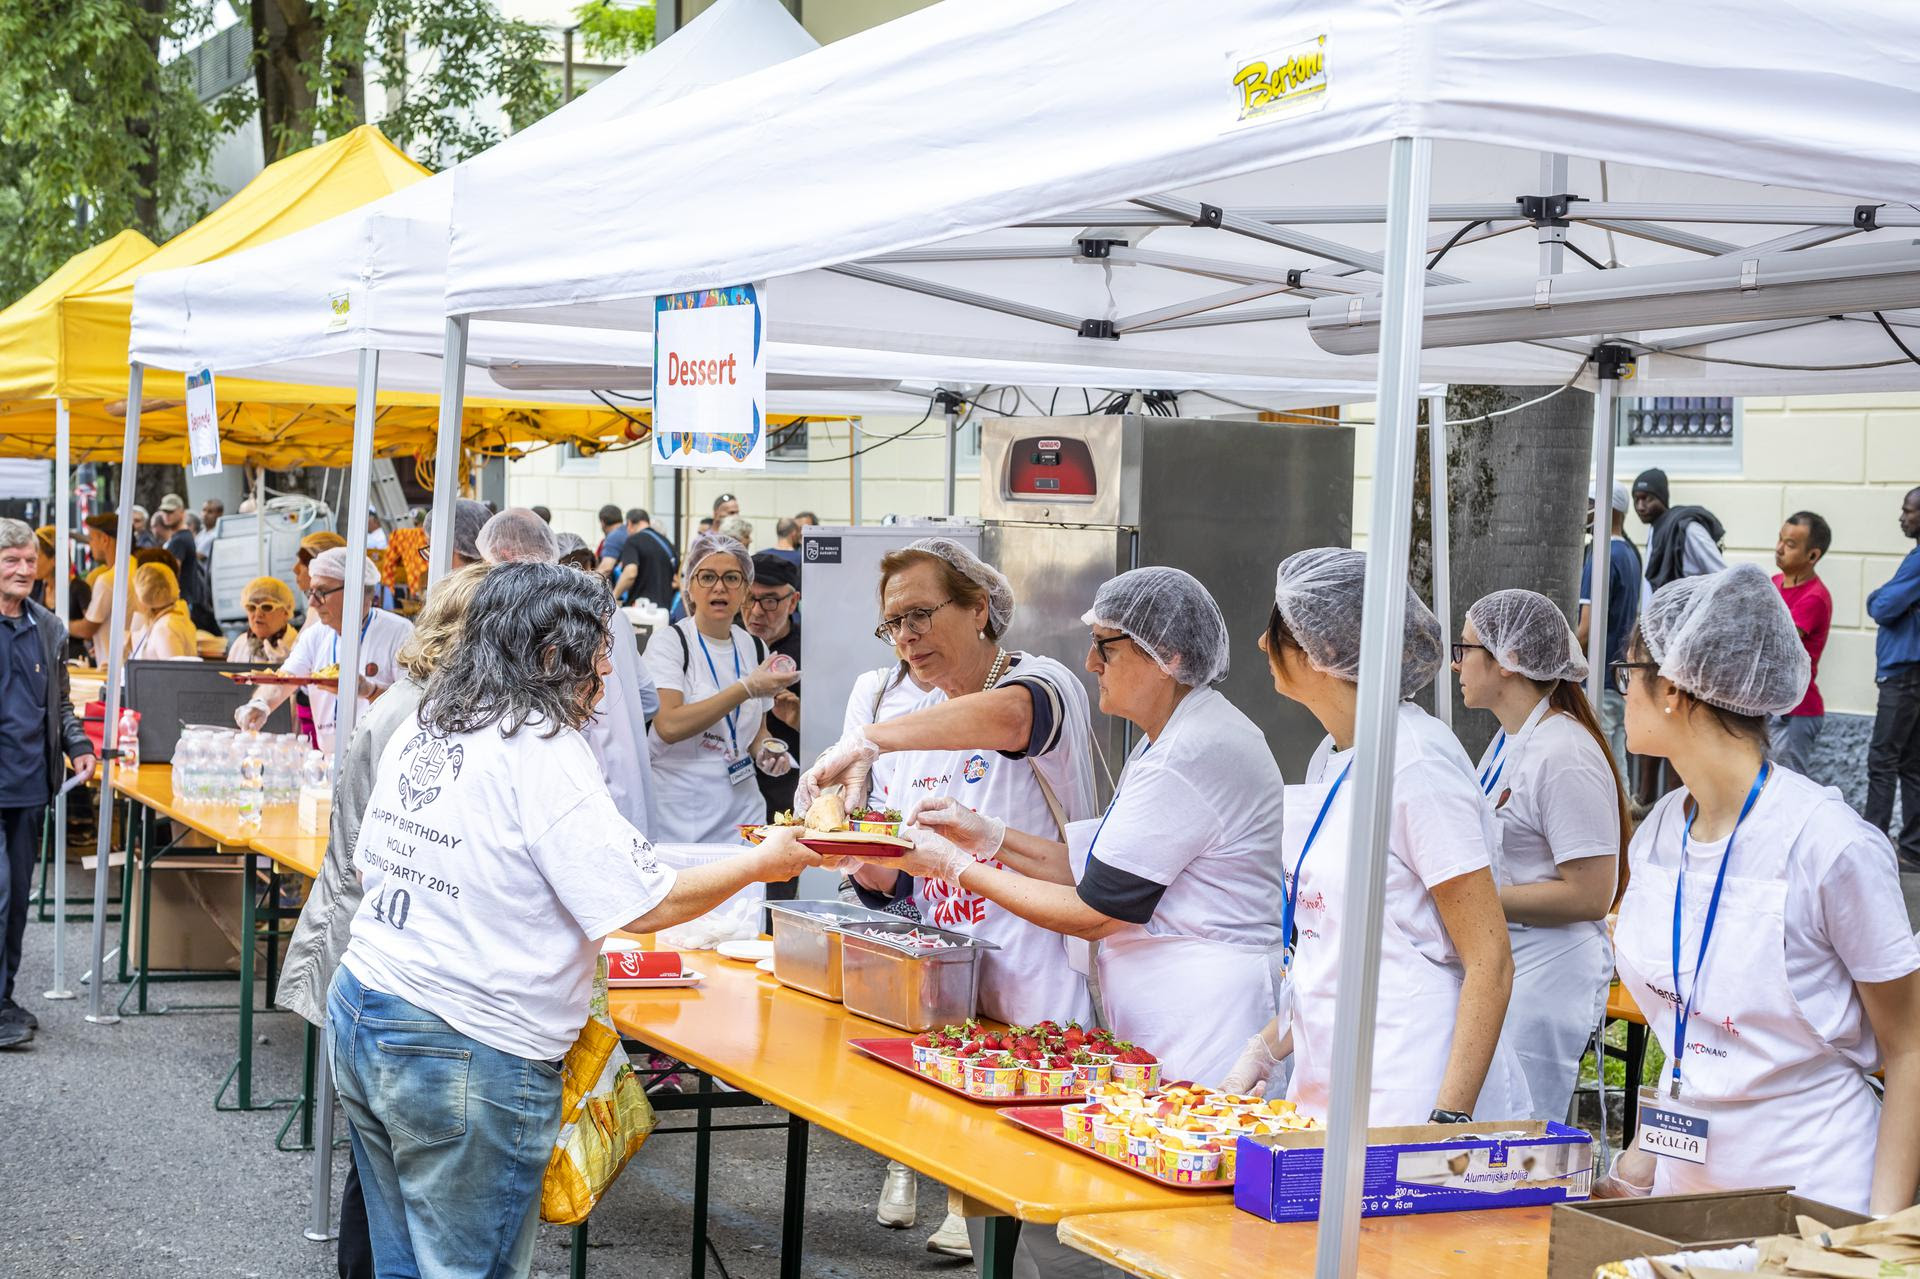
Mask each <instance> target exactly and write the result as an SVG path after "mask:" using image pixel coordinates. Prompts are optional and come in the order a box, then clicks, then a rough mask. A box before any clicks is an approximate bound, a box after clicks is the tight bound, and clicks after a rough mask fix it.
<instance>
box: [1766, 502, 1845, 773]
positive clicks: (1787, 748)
mask: <svg viewBox="0 0 1920 1279" xmlns="http://www.w3.org/2000/svg"><path fill="white" fill-rule="evenodd" d="M1831 545H1833V530H1832V529H1831V528H1829V527H1827V522H1826V521H1825V520H1824V519H1822V518H1820V517H1819V516H1818V515H1815V514H1814V513H1813V512H1812V511H1795V512H1794V513H1793V514H1792V515H1789V516H1787V522H1786V523H1785V524H1782V525H1781V526H1780V538H1779V540H1778V541H1777V542H1775V543H1774V547H1773V562H1774V565H1775V566H1776V567H1777V568H1779V570H1780V571H1779V572H1778V573H1775V574H1774V575H1773V584H1774V585H1775V586H1777V587H1779V588H1780V597H1781V598H1782V599H1784V600H1786V602H1787V612H1789V613H1791V614H1792V615H1793V624H1794V627H1795V628H1796V629H1797V630H1798V631H1799V632H1800V642H1801V643H1803V644H1805V645H1806V646H1807V657H1808V658H1809V659H1811V661H1812V663H1813V670H1812V673H1811V674H1810V675H1809V677H1808V679H1807V695H1806V697H1805V698H1803V699H1802V700H1801V702H1800V704H1799V705H1798V706H1796V707H1794V708H1793V709H1792V710H1790V711H1788V712H1787V713H1786V714H1785V715H1775V716H1774V717H1773V719H1772V721H1771V722H1770V723H1769V725H1768V729H1769V735H1770V736H1771V737H1772V739H1773V758H1774V761H1775V762H1776V763H1778V764H1780V765H1781V766H1783V767H1785V768H1791V769H1792V770H1793V771H1794V772H1796V773H1801V774H1805V773H1806V772H1807V771H1808V769H1809V768H1810V767H1811V766H1812V763H1813V744H1814V743H1815V742H1816V741H1818V740H1819V738H1820V723H1821V721H1822V720H1823V719H1824V718H1825V717H1826V710H1827V708H1826V703H1824V702H1822V701H1821V700H1820V685H1819V683H1818V682H1817V681H1818V679H1819V676H1820V652H1821V650H1822V649H1824V648H1826V646H1827V631H1828V629H1829V628H1830V627H1832V625H1833V596H1831V595H1829V594H1828V593H1827V584H1826V583H1825V582H1823V581H1821V580H1820V576H1819V574H1818V573H1816V572H1815V571H1814V567H1815V566H1816V565H1817V564H1819V562H1820V561H1821V559H1822V558H1824V557H1825V555H1826V553H1827V548H1828V547H1829V546H1831Z"/></svg>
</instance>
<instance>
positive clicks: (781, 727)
mask: <svg viewBox="0 0 1920 1279" xmlns="http://www.w3.org/2000/svg"><path fill="white" fill-rule="evenodd" d="M799 606H800V569H799V567H798V566H796V565H795V564H793V563H792V562H791V561H789V560H787V559H786V558H785V557H784V556H780V555H775V554H774V553H773V552H772V551H761V552H760V553H759V554H758V555H755V556H754V557H753V584H752V585H751V586H749V587H748V588H747V606H746V608H745V609H744V610H743V620H744V621H745V622H746V624H747V630H748V632H749V633H750V634H752V635H753V636H754V637H755V638H757V639H758V640H759V641H760V642H761V643H762V644H765V645H766V646H767V647H768V648H769V649H771V650H772V651H773V652H775V653H784V654H786V655H787V656H788V657H790V658H792V659H793V664H794V665H795V666H798V665H799V664H800V619H799V617H798V616H796V613H795V610H797V609H798V608H799ZM766 723H767V732H769V733H771V734H773V736H775V737H777V738H779V739H780V740H781V741H783V742H785V743H786V744H787V750H788V752H789V753H790V754H792V756H793V757H794V758H795V759H799V758H800V686H799V685H798V684H793V685H790V686H788V687H787V688H784V689H782V690H781V691H780V692H778V693H775V694H774V697H773V709H772V710H770V711H768V712H767V720H766ZM758 781H759V783H760V794H761V796H762V798H764V799H765V800H766V801H767V820H768V821H772V820H773V815H774V814H775V813H779V812H786V811H789V810H791V809H792V808H793V793H794V790H795V788H796V787H798V786H799V784H800V772H799V770H798V769H795V770H794V771H793V772H790V773H786V774H784V775H782V776H779V777H771V776H768V775H767V774H766V773H761V774H760V775H759V778H758ZM793 889H794V885H792V884H769V885H767V896H768V897H770V898H772V899H774V900H776V901H785V900H787V899H788V898H790V897H791V896H792V895H793Z"/></svg>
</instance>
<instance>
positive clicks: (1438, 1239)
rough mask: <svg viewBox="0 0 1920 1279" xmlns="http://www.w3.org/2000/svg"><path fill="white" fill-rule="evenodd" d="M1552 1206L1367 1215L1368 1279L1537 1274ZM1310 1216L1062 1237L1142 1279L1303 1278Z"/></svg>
mask: <svg viewBox="0 0 1920 1279" xmlns="http://www.w3.org/2000/svg"><path fill="white" fill-rule="evenodd" d="M1551 1211H1552V1210H1551V1209H1549V1208H1544V1207H1536V1208H1501V1209H1490V1210H1487V1211H1484V1212H1435V1213H1423V1214H1419V1215H1416V1216H1410V1217H1367V1218H1364V1219H1362V1220H1361V1222H1360V1256H1359V1266H1358V1271H1357V1272H1358V1273H1359V1274H1360V1275H1362V1276H1366V1277H1367V1279H1543V1277H1544V1276H1545V1275H1546V1273H1547V1221H1548V1216H1549V1213H1550V1212H1551ZM1316 1229H1317V1226H1316V1225H1315V1224H1314V1223H1313V1222H1300V1223H1295V1224H1289V1225H1275V1224H1274V1223H1272V1222H1270V1221H1262V1220H1261V1219H1260V1218H1258V1217H1256V1216H1254V1215H1253V1214H1252V1213H1246V1212H1241V1211H1240V1210H1239V1209H1238V1208H1235V1207H1233V1206H1232V1205H1231V1204H1215V1205H1210V1206H1208V1207H1204V1208H1184V1209H1176V1210H1174V1211H1169V1212H1113V1213H1102V1214H1099V1215H1097V1216H1086V1217H1081V1216H1074V1217H1068V1218H1067V1219H1066V1220H1065V1221H1062V1222H1061V1223H1060V1241H1061V1242H1062V1243H1064V1244H1066V1245H1067V1246H1068V1247H1071V1248H1076V1249H1078V1250H1079V1251H1081V1252H1084V1253H1087V1254H1089V1255H1090V1256H1094V1257H1098V1258H1099V1259H1100V1260H1102V1261H1104V1262H1106V1263H1108V1264H1109V1265H1114V1266H1118V1267H1120V1269H1122V1270H1125V1271H1127V1272H1129V1273H1130V1274H1136V1275H1142V1276H1145V1277H1146V1279H1247V1277H1248V1276H1254V1275H1257V1276H1259V1277H1260V1279H1295V1277H1296V1276H1298V1277H1299V1279H1307V1276H1310V1275H1312V1274H1313V1261H1314V1253H1315V1239H1314V1235H1315V1231H1316Z"/></svg>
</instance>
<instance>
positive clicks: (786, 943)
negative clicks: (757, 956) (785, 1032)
mask: <svg viewBox="0 0 1920 1279" xmlns="http://www.w3.org/2000/svg"><path fill="white" fill-rule="evenodd" d="M767 914H768V916H769V917H770V918H771V919H772V928H771V930H770V931H771V932H772V933H773V976H774V979H775V980H776V981H778V982H779V983H780V984H781V985H782V986H791V987H792V988H793V989H795V990H804V991H806V992H807V993H808V994H809V995H818V996H819V997H820V998H822V999H831V1000H832V1001H833V1002H834V1003H836V1004H837V1003H839V1002H840V934H839V933H837V932H835V931H834V928H835V926H836V925H839V924H844V923H861V924H867V923H889V922H897V921H898V920H899V918H900V917H899V916H898V915H889V914H887V913H885V912H884V911H878V910H869V909H867V908H866V907H865V906H855V905H853V904H852V903H850V902H840V901H786V902H768V903H767Z"/></svg>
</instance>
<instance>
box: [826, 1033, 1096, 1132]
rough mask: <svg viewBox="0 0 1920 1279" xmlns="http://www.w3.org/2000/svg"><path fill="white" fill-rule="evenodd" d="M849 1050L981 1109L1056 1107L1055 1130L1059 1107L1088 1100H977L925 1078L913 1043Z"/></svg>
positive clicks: (866, 1044) (889, 1041)
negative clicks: (916, 1063) (916, 1066)
mask: <svg viewBox="0 0 1920 1279" xmlns="http://www.w3.org/2000/svg"><path fill="white" fill-rule="evenodd" d="M847 1047H849V1048H851V1049H853V1050H854V1051H855V1052H857V1053H863V1054H865V1055H866V1056H868V1057H871V1058H873V1059H874V1060H875V1061H879V1062H884V1063H886V1064H887V1065H889V1066H892V1067H893V1068H894V1069H895V1070H904V1071H906V1072H907V1073H908V1074H909V1075H912V1076H913V1077H914V1078H915V1079H918V1080H919V1081H920V1082H921V1083H923V1084H926V1085H927V1086H929V1087H931V1088H938V1089H939V1090H940V1091H941V1092H944V1093H951V1094H953V1095H954V1096H955V1097H965V1098H966V1099H967V1100H968V1101H971V1102H974V1103H975V1104H977V1105H981V1106H1021V1107H1024V1106H1052V1107H1054V1108H1055V1115H1054V1121H1053V1122H1054V1127H1055V1128H1056V1129H1057V1128H1058V1127H1059V1125H1060V1119H1059V1113H1058V1111H1059V1107H1060V1106H1062V1105H1072V1104H1073V1103H1074V1102H1076V1101H1085V1100H1086V1097H1085V1096H1083V1095H1081V1094H1079V1093H1073V1094H1070V1095H1068V1096H1065V1097H976V1096H974V1095H973V1094H972V1093H970V1092H968V1091H967V1090H966V1089H964V1088H955V1087H954V1086H953V1085H951V1084H945V1083H942V1082H940V1081H939V1080H938V1079H935V1078H934V1077H933V1076H932V1075H923V1074H921V1073H920V1072H919V1071H917V1070H915V1069H914V1068H913V1040H911V1039H901V1038H899V1037H898V1036H893V1035H890V1036H888V1037H886V1038H884V1039H849V1040H848V1041H847Z"/></svg>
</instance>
